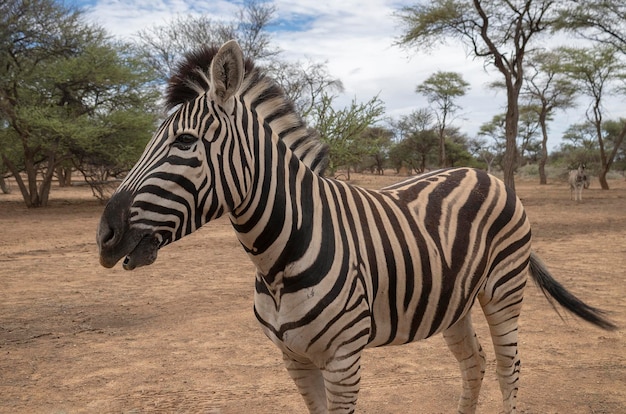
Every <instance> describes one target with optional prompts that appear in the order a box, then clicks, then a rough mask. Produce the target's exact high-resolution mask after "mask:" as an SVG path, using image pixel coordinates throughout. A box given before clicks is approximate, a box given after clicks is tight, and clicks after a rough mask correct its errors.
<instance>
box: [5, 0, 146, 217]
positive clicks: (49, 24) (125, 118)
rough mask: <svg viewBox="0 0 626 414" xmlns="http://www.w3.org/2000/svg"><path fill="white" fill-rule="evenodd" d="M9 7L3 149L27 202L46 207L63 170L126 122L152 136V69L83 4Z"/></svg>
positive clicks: (33, 1)
mask: <svg viewBox="0 0 626 414" xmlns="http://www.w3.org/2000/svg"><path fill="white" fill-rule="evenodd" d="M2 7H3V9H2V10H1V11H2V13H1V15H0V33H5V34H8V35H7V36H6V37H3V38H2V40H1V43H0V48H1V49H0V54H1V55H2V62H3V64H2V67H0V75H1V76H0V119H1V120H3V122H2V123H1V124H0V156H1V157H2V161H3V163H4V164H5V165H6V167H7V168H8V170H9V171H10V172H11V173H12V175H13V177H14V178H15V180H16V181H17V184H18V187H19V189H20V191H21V193H22V196H23V199H24V201H25V203H26V205H27V206H28V207H41V206H45V205H47V202H48V197H49V193H50V188H51V183H52V179H53V176H54V173H55V170H56V169H57V167H59V166H60V165H63V164H65V163H66V162H68V161H75V160H76V154H77V153H89V152H93V151H94V150H95V149H96V148H98V147H101V146H103V145H105V143H106V142H107V141H106V140H103V138H104V137H106V136H108V135H111V134H113V135H115V134H116V133H117V132H119V131H120V130H122V129H123V130H125V131H128V134H127V135H124V136H126V137H130V139H131V140H139V141H141V142H142V143H143V144H145V142H146V141H147V140H148V139H149V137H150V135H149V132H147V128H146V125H148V124H151V123H152V122H153V120H154V118H153V112H152V111H151V109H150V106H149V104H147V103H146V102H154V101H155V98H154V96H153V94H151V93H150V90H149V89H146V88H145V85H146V82H147V81H149V80H150V79H151V76H150V73H149V71H147V70H146V69H145V68H144V67H142V66H141V65H140V64H139V62H138V61H136V60H135V59H134V58H133V57H132V55H129V54H126V53H125V51H124V49H123V48H122V46H121V45H116V44H113V43H111V42H110V41H109V40H108V39H107V36H106V33H105V32H104V31H103V29H101V28H99V27H96V26H90V25H87V24H85V23H83V22H82V20H81V14H80V12H78V11H76V10H72V9H69V8H66V7H64V6H62V5H60V4H58V3H57V2H55V1H53V0H28V1H27V0H12V1H8V2H5V3H3V4H2ZM118 143H119V142H117V143H116V144H118ZM121 144H122V145H121V146H119V147H121V148H128V147H129V146H128V143H121ZM116 148H117V147H116ZM103 152H107V151H103ZM112 152H113V153H115V150H114V151H112ZM22 173H23V175H22Z"/></svg>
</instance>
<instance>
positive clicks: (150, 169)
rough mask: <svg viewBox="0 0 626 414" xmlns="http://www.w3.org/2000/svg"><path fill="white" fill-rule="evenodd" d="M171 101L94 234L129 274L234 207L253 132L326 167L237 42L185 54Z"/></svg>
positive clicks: (243, 191)
mask: <svg viewBox="0 0 626 414" xmlns="http://www.w3.org/2000/svg"><path fill="white" fill-rule="evenodd" d="M166 104H167V106H168V108H169V109H170V110H173V112H172V113H171V115H170V116H169V117H168V118H167V119H166V120H165V121H164V122H163V124H162V125H161V126H160V127H159V129H158V130H157V132H156V133H155V134H154V136H153V137H152V139H151V141H150V142H149V143H148V145H147V146H146V148H145V150H144V153H143V155H142V156H141V158H140V159H139V161H138V162H137V164H135V166H134V167H133V168H132V169H131V171H130V172H129V174H128V175H127V176H126V178H125V179H124V180H123V181H122V183H121V184H120V186H119V187H118V189H117V190H116V192H115V193H114V194H113V196H112V197H111V199H110V200H109V202H108V204H107V205H106V207H105V209H104V212H103V214H102V217H101V220H100V224H99V226H98V231H97V236H96V239H97V243H98V247H99V251H100V263H101V264H102V265H103V266H105V267H113V266H114V265H115V264H116V263H117V262H118V261H119V260H120V259H122V258H124V257H125V260H124V265H123V266H124V268H125V269H127V270H132V269H134V268H136V267H139V266H144V265H149V264H152V263H153V262H154V261H155V260H156V257H157V252H158V250H159V248H161V247H163V246H164V245H166V244H169V243H171V242H173V241H175V240H178V239H180V238H182V237H183V236H185V235H187V234H190V233H192V232H193V231H195V230H197V229H198V228H200V227H201V226H202V225H203V224H205V223H206V222H208V221H210V220H212V219H214V218H217V217H219V216H221V215H223V214H225V213H229V212H232V211H233V210H234V209H236V208H237V207H238V206H239V205H240V204H241V203H242V202H243V201H244V199H245V197H246V196H247V195H248V193H249V187H250V186H251V180H252V179H253V175H254V170H255V168H257V167H256V166H255V160H254V159H253V152H254V149H253V147H255V144H254V142H255V141H254V139H255V137H256V139H257V140H258V139H259V138H258V137H259V136H260V135H263V136H264V137H265V136H271V137H273V138H271V139H273V140H281V141H282V142H284V143H285V144H286V145H287V147H289V148H291V150H292V151H293V153H294V154H295V155H296V156H297V157H299V158H300V159H301V160H302V161H303V162H304V163H305V164H307V165H308V166H309V167H311V168H312V169H313V170H316V171H318V172H319V171H320V170H322V169H323V167H324V165H325V163H324V161H325V155H326V149H325V147H324V146H323V145H322V144H321V143H320V142H319V140H318V139H317V136H316V135H315V136H313V134H312V133H311V132H310V131H308V130H307V128H306V127H305V125H304V124H303V123H302V120H301V118H300V117H299V116H297V115H296V114H295V112H294V111H293V105H292V104H291V102H290V101H289V100H288V99H287V98H286V97H285V95H284V92H283V91H282V89H281V88H279V87H278V86H277V85H276V84H275V83H274V82H273V81H271V80H270V79H269V78H267V77H266V76H264V75H263V74H262V73H261V72H260V71H259V70H258V69H257V68H255V67H254V65H253V64H252V62H251V61H249V60H244V58H243V53H242V51H241V49H240V47H239V45H238V44H237V43H236V42H235V41H230V42H227V43H225V44H224V45H223V46H222V47H221V48H219V49H211V48H207V47H204V48H201V49H200V50H198V51H196V52H193V53H190V54H188V55H187V56H186V58H185V59H184V60H183V61H182V63H181V64H180V65H179V67H178V69H177V71H176V72H175V73H174V75H173V76H172V78H171V79H170V81H169V85H168V89H167V94H166ZM259 128H260V130H261V132H259ZM257 144H258V142H257ZM259 146H260V144H258V145H256V147H257V148H258V147H259ZM257 161H258V160H257Z"/></svg>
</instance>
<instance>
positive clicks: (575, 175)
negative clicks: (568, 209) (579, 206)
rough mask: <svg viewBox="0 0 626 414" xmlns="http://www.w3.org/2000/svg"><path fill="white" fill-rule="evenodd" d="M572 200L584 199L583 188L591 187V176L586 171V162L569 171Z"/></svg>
mask: <svg viewBox="0 0 626 414" xmlns="http://www.w3.org/2000/svg"><path fill="white" fill-rule="evenodd" d="M568 181H569V191H570V200H576V201H582V199H583V188H589V177H587V174H586V173H585V164H582V163H581V164H578V169H576V170H571V171H570V172H569V178H568Z"/></svg>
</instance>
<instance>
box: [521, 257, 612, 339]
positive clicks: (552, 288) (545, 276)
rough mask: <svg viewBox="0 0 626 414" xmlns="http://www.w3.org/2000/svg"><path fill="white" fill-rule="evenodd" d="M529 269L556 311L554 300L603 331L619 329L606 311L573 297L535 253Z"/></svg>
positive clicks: (531, 258)
mask: <svg viewBox="0 0 626 414" xmlns="http://www.w3.org/2000/svg"><path fill="white" fill-rule="evenodd" d="M529 268H530V274H531V275H532V277H533V279H534V281H535V282H536V283H537V285H538V286H539V288H540V289H541V291H542V292H543V294H544V295H545V296H546V298H547V299H548V301H550V303H551V304H552V306H553V307H554V308H555V309H556V307H555V306H554V302H553V301H552V300H553V299H554V300H556V301H557V302H558V303H559V304H560V305H561V306H563V307H564V308H565V309H567V310H568V311H570V312H572V313H573V314H574V315H576V316H578V317H579V318H581V319H584V320H586V321H587V322H590V323H592V324H594V325H596V326H598V327H600V328H602V329H606V330H607V331H613V330H616V329H617V326H616V325H615V324H614V323H613V322H611V321H609V320H608V319H606V318H605V317H604V316H603V315H604V311H602V310H601V309H597V308H594V307H593V306H589V305H587V304H586V303H585V302H583V301H582V300H580V299H578V298H577V297H576V296H574V295H572V294H571V293H570V292H569V291H568V290H567V289H565V287H564V286H563V285H561V284H560V283H559V282H557V281H556V280H555V279H554V278H553V277H552V275H550V272H549V271H548V268H547V267H546V265H544V264H543V262H542V261H541V259H539V257H538V256H537V255H536V254H535V253H534V252H531V254H530V264H529ZM557 313H558V310H557Z"/></svg>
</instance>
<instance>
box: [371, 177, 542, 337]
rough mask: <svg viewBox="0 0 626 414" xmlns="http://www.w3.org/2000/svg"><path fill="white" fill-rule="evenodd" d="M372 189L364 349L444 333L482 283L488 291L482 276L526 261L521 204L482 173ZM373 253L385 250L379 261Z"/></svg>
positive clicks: (525, 229) (527, 247)
mask: <svg viewBox="0 0 626 414" xmlns="http://www.w3.org/2000/svg"><path fill="white" fill-rule="evenodd" d="M379 194H380V196H381V197H382V198H383V199H384V200H386V205H385V208H380V207H379V208H378V209H376V210H375V212H376V214H373V215H372V216H371V217H374V220H372V219H371V218H370V220H369V222H370V223H368V226H367V227H368V229H369V232H370V234H374V233H375V234H377V235H378V237H368V238H366V240H364V241H365V245H366V246H367V248H366V249H365V253H366V257H367V258H368V259H367V260H366V262H367V263H369V264H370V266H369V269H370V275H369V276H370V277H371V278H372V279H373V281H372V284H373V285H374V286H376V291H375V292H374V300H373V306H372V311H373V318H372V319H373V323H372V328H373V329H372V333H371V342H370V344H369V346H379V345H385V344H399V343H405V342H410V341H413V340H418V339H423V338H427V337H429V336H432V335H434V334H436V333H438V332H441V331H443V330H445V329H446V328H448V327H449V326H451V325H452V324H454V323H455V322H456V321H458V320H459V319H460V318H461V317H462V316H464V315H465V314H466V313H467V312H468V311H469V309H470V308H471V306H472V304H473V302H474V300H475V298H476V297H477V295H478V294H480V293H481V292H483V291H484V290H485V288H490V289H492V290H493V289H494V286H493V285H495V284H496V282H492V283H491V284H490V283H489V281H488V280H487V275H488V274H489V273H492V274H496V275H497V274H503V273H506V272H507V271H508V269H511V268H516V267H519V266H525V265H526V263H527V260H528V256H529V252H530V225H529V223H528V220H527V219H526V215H525V213H524V210H523V208H522V206H521V203H520V201H519V199H518V198H517V197H516V196H515V194H514V193H513V192H512V191H510V190H509V189H507V188H506V187H505V186H504V184H503V183H502V182H501V181H500V180H498V179H496V178H494V177H492V176H490V175H488V174H487V173H485V172H483V171H480V170H473V169H467V168H460V169H450V170H442V171H436V172H433V173H429V174H425V175H422V176H418V177H415V178H411V179H408V180H406V181H403V182H401V183H398V184H396V185H393V186H390V187H387V188H385V189H383V190H381V191H380V192H379ZM390 212H393V214H390ZM389 220H392V221H395V222H394V223H388V221H389ZM361 223H363V220H361ZM374 241H376V242H377V244H378V245H375V243H374ZM512 244H513V245H515V249H514V250H513V249H512V248H511V245H512ZM507 249H510V250H511V251H510V252H508V253H507ZM380 252H385V253H384V256H383V257H382V258H381V257H380ZM381 259H384V260H385V261H386V266H384V265H383V266H381V263H380V262H381ZM524 279H525V276H524ZM509 282H510V283H511V284H514V285H518V284H520V283H523V280H513V281H509ZM490 295H491V293H490V292H487V296H490Z"/></svg>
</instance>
